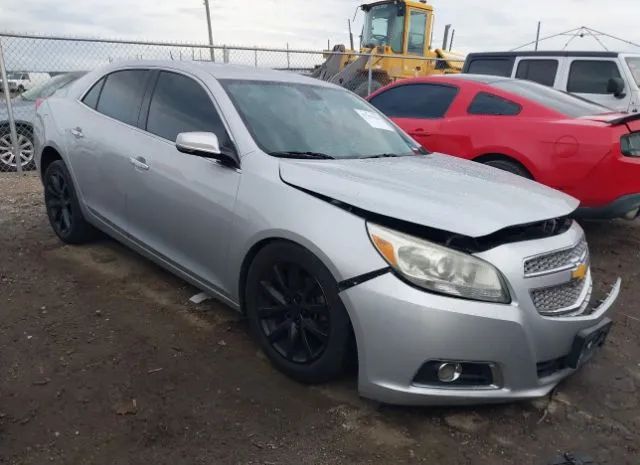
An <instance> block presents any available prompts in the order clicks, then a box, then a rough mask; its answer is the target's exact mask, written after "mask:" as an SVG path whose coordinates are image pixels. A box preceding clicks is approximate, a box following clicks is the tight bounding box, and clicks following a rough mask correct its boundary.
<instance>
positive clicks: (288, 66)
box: [287, 42, 291, 69]
mask: <svg viewBox="0 0 640 465" xmlns="http://www.w3.org/2000/svg"><path fill="white" fill-rule="evenodd" d="M287 69H291V55H290V54H289V42H287Z"/></svg>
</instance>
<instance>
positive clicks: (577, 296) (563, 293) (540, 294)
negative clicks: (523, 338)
mask: <svg viewBox="0 0 640 465" xmlns="http://www.w3.org/2000/svg"><path fill="white" fill-rule="evenodd" d="M591 287H592V282H591V277H590V276H587V278H586V279H576V280H573V281H569V282H567V283H564V284H560V285H558V286H552V287H545V288H540V289H532V290H531V300H532V301H533V304H534V305H535V307H536V309H537V310H538V313H540V314H541V315H546V316H571V315H577V314H582V313H583V312H584V311H585V310H586V307H587V306H588V304H589V301H590V297H591ZM585 292H586V294H585Z"/></svg>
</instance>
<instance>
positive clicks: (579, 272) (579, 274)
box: [571, 263, 589, 279]
mask: <svg viewBox="0 0 640 465" xmlns="http://www.w3.org/2000/svg"><path fill="white" fill-rule="evenodd" d="M587 271H589V267H588V266H587V265H585V264H584V263H581V264H580V265H578V267H577V268H576V269H575V270H573V271H572V272H571V278H573V279H584V278H585V277H586V276H587Z"/></svg>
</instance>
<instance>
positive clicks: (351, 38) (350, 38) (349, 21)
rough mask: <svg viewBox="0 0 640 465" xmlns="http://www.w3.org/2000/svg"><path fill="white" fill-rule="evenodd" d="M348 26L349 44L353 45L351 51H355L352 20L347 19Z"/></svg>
mask: <svg viewBox="0 0 640 465" xmlns="http://www.w3.org/2000/svg"><path fill="white" fill-rule="evenodd" d="M347 24H349V44H350V45H351V50H353V32H351V20H350V19H347Z"/></svg>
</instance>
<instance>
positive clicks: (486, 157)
mask: <svg viewBox="0 0 640 465" xmlns="http://www.w3.org/2000/svg"><path fill="white" fill-rule="evenodd" d="M472 160H473V161H475V162H477V163H486V162H488V161H493V160H504V161H508V162H511V163H515V164H516V165H518V166H520V167H521V168H522V169H524V170H525V171H526V172H527V173H529V175H530V176H531V179H533V180H534V181H535V180H536V178H537V173H536V172H535V171H534V170H532V169H531V168H532V166H531V165H532V164H531V163H530V162H529V160H526V159H525V158H524V157H520V156H513V155H506V154H504V153H497V152H496V153H485V154H483V155H480V156H477V157H475V158H473V159H472Z"/></svg>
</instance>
